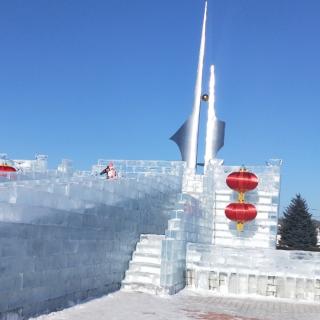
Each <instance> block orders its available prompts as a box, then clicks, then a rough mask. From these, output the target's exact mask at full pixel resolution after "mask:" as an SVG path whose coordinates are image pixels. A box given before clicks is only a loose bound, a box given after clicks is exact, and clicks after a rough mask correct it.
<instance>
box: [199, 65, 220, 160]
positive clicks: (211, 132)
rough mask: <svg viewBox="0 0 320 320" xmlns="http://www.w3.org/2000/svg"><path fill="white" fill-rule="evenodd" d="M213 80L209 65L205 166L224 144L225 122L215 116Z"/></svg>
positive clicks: (212, 68)
mask: <svg viewBox="0 0 320 320" xmlns="http://www.w3.org/2000/svg"><path fill="white" fill-rule="evenodd" d="M215 82H216V81H215V75H214V65H211V66H210V80H209V101H208V118H207V134H206V148H205V155H204V163H205V166H207V165H208V163H209V161H210V160H211V159H214V158H215V157H216V154H217V152H218V151H219V150H220V149H221V148H222V147H223V144H224V131H225V122H224V121H221V120H219V119H218V118H217V116H216V110H215Z"/></svg>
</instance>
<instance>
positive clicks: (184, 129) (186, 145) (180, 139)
mask: <svg viewBox="0 0 320 320" xmlns="http://www.w3.org/2000/svg"><path fill="white" fill-rule="evenodd" d="M192 121H193V119H192V116H191V117H189V118H188V119H187V120H186V121H185V122H184V124H183V125H182V126H181V127H180V128H179V129H178V130H177V132H176V133H175V134H174V135H173V136H172V137H170V140H172V141H174V142H175V143H176V144H177V145H178V147H179V150H180V153H181V159H182V161H187V160H188V157H189V154H190V137H191V127H192Z"/></svg>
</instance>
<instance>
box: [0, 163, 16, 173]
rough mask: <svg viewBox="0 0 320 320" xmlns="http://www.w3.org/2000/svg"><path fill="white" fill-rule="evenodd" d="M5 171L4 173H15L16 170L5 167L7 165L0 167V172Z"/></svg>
mask: <svg viewBox="0 0 320 320" xmlns="http://www.w3.org/2000/svg"><path fill="white" fill-rule="evenodd" d="M1 171H5V172H16V171H17V170H16V169H15V168H14V167H11V166H7V165H3V164H2V165H0V172H1Z"/></svg>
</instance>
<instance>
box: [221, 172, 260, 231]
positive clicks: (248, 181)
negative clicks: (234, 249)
mask: <svg viewBox="0 0 320 320" xmlns="http://www.w3.org/2000/svg"><path fill="white" fill-rule="evenodd" d="M226 183H227V185H228V187H229V188H231V189H233V190H235V191H237V192H239V196H238V201H239V202H238V203H230V204H229V205H228V206H227V207H226V208H225V215H226V217H227V218H228V219H230V220H232V221H235V222H236V223H237V230H238V231H242V230H243V225H244V223H245V222H247V221H251V220H253V219H255V217H256V216H257V209H256V207H255V206H254V205H253V204H250V203H245V199H244V196H245V193H246V192H247V191H251V190H253V189H255V188H256V187H257V185H258V177H257V176H256V175H255V174H254V173H252V172H248V171H247V170H246V169H245V168H241V169H240V171H237V172H232V173H230V174H229V175H228V177H227V179H226Z"/></svg>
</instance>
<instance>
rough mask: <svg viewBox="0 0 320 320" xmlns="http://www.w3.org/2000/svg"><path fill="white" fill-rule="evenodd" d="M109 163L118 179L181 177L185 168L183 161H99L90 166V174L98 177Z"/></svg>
mask: <svg viewBox="0 0 320 320" xmlns="http://www.w3.org/2000/svg"><path fill="white" fill-rule="evenodd" d="M110 162H111V163H112V164H113V166H114V167H115V169H116V170H117V173H118V175H119V177H125V178H136V177H139V176H152V175H174V176H182V175H183V172H184V169H185V166H186V164H185V162H183V161H162V160H112V159H108V160H106V159H100V160H98V163H97V164H95V165H93V166H92V170H91V173H92V174H94V175H98V174H99V173H100V172H101V171H102V170H103V169H104V168H106V167H107V165H108V164H109V163H110Z"/></svg>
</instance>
